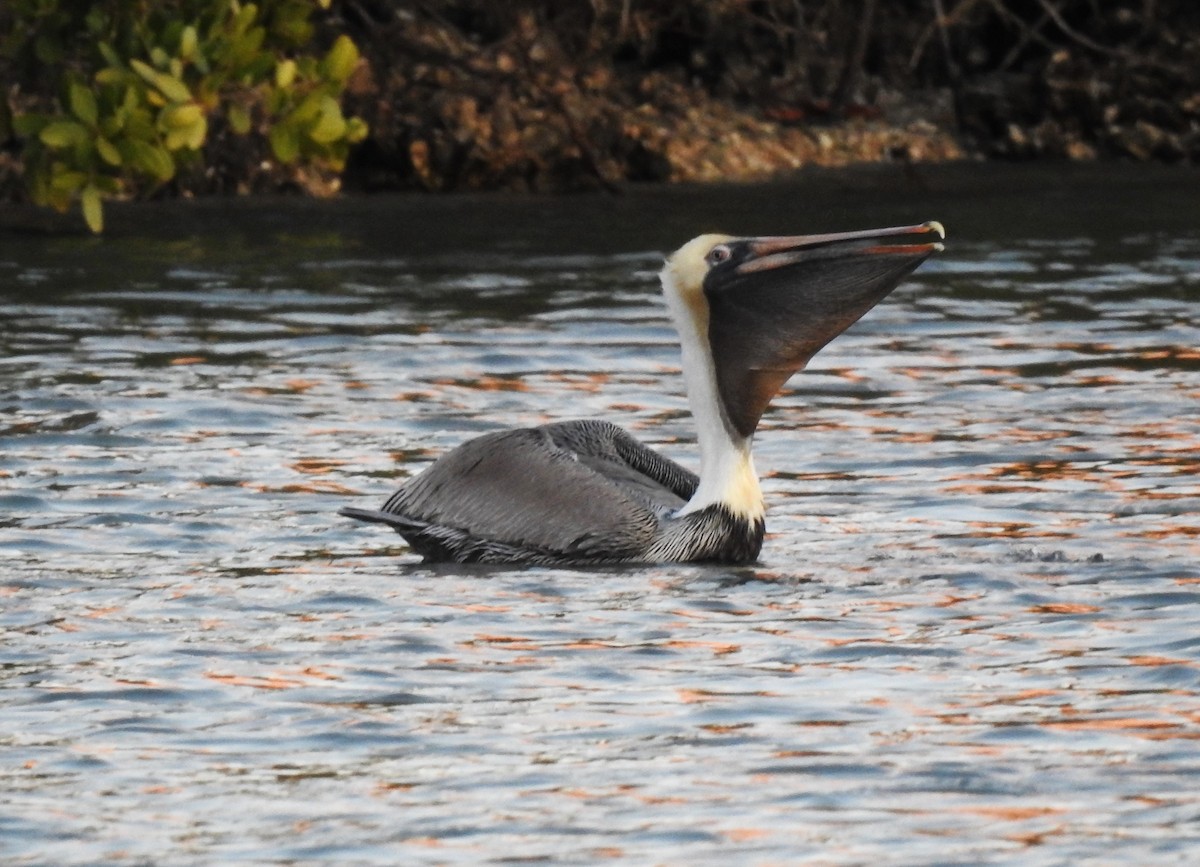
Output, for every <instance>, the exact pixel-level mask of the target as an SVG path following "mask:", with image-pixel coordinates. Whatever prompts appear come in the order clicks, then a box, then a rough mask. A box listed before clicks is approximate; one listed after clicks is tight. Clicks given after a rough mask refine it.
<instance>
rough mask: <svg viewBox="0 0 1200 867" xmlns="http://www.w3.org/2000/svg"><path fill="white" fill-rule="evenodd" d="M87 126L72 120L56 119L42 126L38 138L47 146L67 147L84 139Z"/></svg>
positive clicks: (86, 134)
mask: <svg viewBox="0 0 1200 867" xmlns="http://www.w3.org/2000/svg"><path fill="white" fill-rule="evenodd" d="M87 137H88V131H87V127H85V126H84V125H83V124H81V123H78V122H77V121H73V120H56V121H54V122H53V123H49V124H47V125H46V126H44V127H43V128H42V131H41V132H40V133H39V134H38V138H40V139H41V140H42V144H44V145H45V146H46V147H48V148H55V149H62V148H69V147H73V146H75V145H77V144H79V143H80V142H82V141H86V140H87Z"/></svg>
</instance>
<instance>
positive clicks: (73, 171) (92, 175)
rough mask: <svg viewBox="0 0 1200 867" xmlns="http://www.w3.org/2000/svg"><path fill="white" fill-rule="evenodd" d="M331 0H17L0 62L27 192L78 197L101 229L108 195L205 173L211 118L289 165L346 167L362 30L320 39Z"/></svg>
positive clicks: (55, 201) (63, 205)
mask: <svg viewBox="0 0 1200 867" xmlns="http://www.w3.org/2000/svg"><path fill="white" fill-rule="evenodd" d="M329 3H330V0H261V2H260V3H258V4H255V3H243V2H239V0H173V2H152V0H135V2H129V0H100V2H92V3H80V2H77V0H9V2H6V4H5V5H6V6H8V7H9V8H8V9H7V11H4V12H0V32H5V31H6V32H7V33H8V34H9V35H8V36H7V37H5V38H3V41H0V64H2V65H3V66H5V67H7V68H8V71H9V77H10V78H11V79H12V80H13V82H14V83H15V84H16V87H15V88H10V94H12V96H11V98H12V107H11V108H9V107H5V108H4V109H0V141H2V140H4V139H7V138H10V136H13V135H15V136H16V138H17V140H18V141H19V142H20V145H21V157H22V161H23V166H24V182H25V186H26V190H27V191H28V195H29V196H30V198H31V199H32V200H33V201H34V202H36V203H38V204H41V205H49V206H50V207H53V208H56V209H58V210H67V209H68V208H69V207H71V205H73V204H74V203H76V202H78V203H79V204H80V206H81V209H82V212H83V216H84V218H85V220H86V221H87V224H88V226H89V227H90V228H91V229H92V230H93V231H95V232H99V231H101V229H102V227H103V201H104V200H105V199H107V198H111V197H116V196H130V195H147V194H150V193H152V192H154V191H155V190H157V189H159V188H161V187H162V186H163V185H166V184H168V183H171V184H175V185H176V186H177V187H178V188H179V189H180V190H187V189H189V187H190V186H196V185H201V184H202V183H203V177H204V172H203V170H204V168H205V149H206V145H209V144H210V143H211V140H212V134H213V129H214V127H217V128H219V129H220V130H221V132H222V134H223V135H224V134H226V132H228V134H232V135H233V136H237V137H241V138H243V139H247V140H248V141H247V146H249V147H253V146H255V142H254V141H253V140H255V139H257V140H258V145H259V146H260V149H262V150H264V152H266V150H268V149H269V152H270V153H271V154H272V155H273V156H274V158H275V159H276V160H277V161H278V162H279V163H280V164H283V165H284V166H289V167H293V168H294V169H296V170H299V169H300V168H308V169H311V170H314V171H318V172H340V171H341V169H342V167H343V165H344V163H345V160H346V156H347V153H348V151H349V148H350V146H351V145H352V144H353V143H355V142H357V141H360V140H361V139H363V138H364V137H365V136H366V134H367V127H366V124H365V123H364V122H363V121H362V120H360V119H359V118H355V117H350V118H347V117H346V116H345V115H344V114H343V112H342V108H341V104H340V97H341V95H342V93H343V91H344V89H345V87H346V83H347V81H348V80H349V78H350V76H351V74H352V73H353V72H354V71H355V68H356V67H357V66H358V64H359V54H358V49H357V48H356V47H355V45H354V43H353V42H352V41H351V40H350V38H349V37H347V36H344V35H343V36H339V37H337V38H336V40H334V41H333V43H332V46H331V47H330V48H329V49H328V50H327V51H325V52H323V53H320V54H317V53H313V51H312V43H313V41H314V34H315V28H314V24H313V22H312V16H313V13H314V11H316V9H317V7H318V6H320V7H322V8H327V7H328V6H329ZM5 18H8V19H9V20H8V21H5V20H4V19H5ZM4 126H9V129H4Z"/></svg>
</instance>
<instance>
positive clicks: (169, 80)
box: [129, 60, 192, 102]
mask: <svg viewBox="0 0 1200 867" xmlns="http://www.w3.org/2000/svg"><path fill="white" fill-rule="evenodd" d="M129 65H130V66H131V67H132V68H133V71H134V72H136V73H137V74H138V75H140V76H141V77H142V79H143V80H144V81H145V82H146V83H147V84H149V85H150V86H151V87H153V88H155V89H156V90H157V91H158V92H159V93H161V94H162V95H163V96H164V97H165V98H166V99H167V101H168V102H190V101H191V99H192V92H191V91H190V90H188V86H187V85H186V84H184V83H183V82H182V81H180V80H179V79H178V78H176V77H175V76H173V75H168V74H167V73H165V72H159V71H158V70H157V69H155V68H154V67H153V66H150V65H149V64H147V63H143V62H142V61H140V60H130V61H129Z"/></svg>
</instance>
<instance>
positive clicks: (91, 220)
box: [79, 184, 104, 235]
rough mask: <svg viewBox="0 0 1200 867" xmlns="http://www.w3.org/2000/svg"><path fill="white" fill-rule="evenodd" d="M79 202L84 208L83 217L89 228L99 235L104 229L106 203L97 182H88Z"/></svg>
mask: <svg viewBox="0 0 1200 867" xmlns="http://www.w3.org/2000/svg"><path fill="white" fill-rule="evenodd" d="M79 203H80V205H81V206H82V209H83V219H84V220H85V221H86V222H87V224H88V228H89V229H91V230H92V231H93V232H95V233H96V234H97V235H98V234H100V233H101V232H103V231H104V203H103V200H102V199H101V196H100V190H99V188H98V187H96V185H95V184H88V185H87V186H86V187H84V188H83V192H82V193H80V195H79Z"/></svg>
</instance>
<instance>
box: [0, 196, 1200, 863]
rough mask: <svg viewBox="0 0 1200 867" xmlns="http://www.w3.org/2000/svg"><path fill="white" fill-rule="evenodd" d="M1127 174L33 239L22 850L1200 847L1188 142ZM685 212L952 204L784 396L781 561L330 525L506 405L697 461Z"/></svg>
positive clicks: (12, 750)
mask: <svg viewBox="0 0 1200 867" xmlns="http://www.w3.org/2000/svg"><path fill="white" fill-rule="evenodd" d="M1122 177H1123V176H1122ZM1122 177H1117V178H1116V179H1115V180H1113V179H1111V178H1101V179H1100V180H1099V181H1098V182H1094V183H1092V185H1091V186H1089V185H1088V183H1087V180H1088V179H1087V178H1074V179H1068V180H1073V182H1076V183H1078V184H1080V186H1078V187H1077V188H1076V192H1075V195H1076V196H1077V197H1079V201H1080V204H1079V209H1078V210H1077V211H1076V212H1075V213H1074V214H1073V215H1072V214H1063V213H1061V212H1055V213H1051V212H1050V211H1051V210H1052V209H1047V212H1046V213H1045V214H1040V213H1038V212H1030V211H1029V202H1030V201H1031V200H1032V198H1031V197H1032V196H1033V195H1034V192H1033V190H1035V189H1036V188H1038V187H1050V188H1052V187H1053V184H1052V183H1051V182H1050V181H1049V180H1047V178H1046V177H1044V176H1032V177H1029V176H1025V175H1021V174H1019V173H1018V174H1016V175H1015V176H1014V178H1013V184H1015V185H1018V186H1019V183H1018V182H1021V178H1025V180H1024V181H1023V183H1025V185H1026V187H1025V191H1024V198H1023V199H1021V198H1020V197H1019V196H1017V194H1016V191H1010V190H1007V189H1006V190H1002V191H998V190H993V191H992V192H991V193H989V192H988V191H987V190H986V189H984V190H983V191H982V192H981V191H980V190H979V189H978V188H965V189H960V190H959V194H958V195H951V192H953V191H952V190H951V187H950V185H951V181H952V180H953V178H952V176H945V177H943V176H941V175H939V176H936V177H934V178H933V181H934V183H932V184H931V189H932V190H933V192H930V193H927V194H926V195H925V200H922V201H921V202H919V203H918V204H919V205H920V206H921V208H920V213H917V214H913V213H912V210H913V208H914V206H915V205H914V202H913V195H912V194H911V193H908V192H905V193H904V194H903V195H899V194H897V195H893V196H888V195H882V196H880V195H872V196H871V197H870V198H871V201H870V206H869V207H867V206H866V205H864V204H863V202H862V201H861V200H860V201H859V203H858V206H857V208H852V207H851V206H850V205H848V204H847V202H846V194H847V190H851V191H853V190H855V189H857V186H856V185H858V184H860V183H862V181H861V180H856V179H855V176H837V177H836V178H833V177H831V178H826V179H825V180H824V181H818V182H814V188H813V189H809V190H806V191H805V192H806V202H807V203H808V204H809V206H811V207H814V208H823V209H824V211H825V212H826V213H828V214H829V217H828V224H829V225H817V224H816V221H813V220H811V219H809V218H804V219H800V217H799V216H798V214H797V212H795V211H793V210H789V207H790V206H789V205H788V204H786V202H785V204H783V205H781V204H779V202H780V196H779V193H778V191H774V192H772V191H771V190H769V189H768V190H754V189H752V190H749V191H745V190H739V189H732V190H716V191H713V190H708V191H696V190H691V191H689V190H677V191H674V192H671V193H663V194H661V195H659V194H657V193H656V194H654V195H653V196H652V195H650V194H643V193H637V192H636V191H635V192H634V193H633V194H632V195H631V197H629V199H627V200H621V201H613V200H609V199H594V200H588V199H583V200H580V199H571V200H562V201H558V200H554V201H550V202H546V201H544V200H542V201H524V200H523V201H521V202H518V203H513V202H511V201H506V200H495V201H491V202H488V201H486V200H474V201H472V202H468V203H467V204H464V203H463V202H462V201H459V200H454V201H450V200H428V199H422V200H419V203H418V204H414V203H413V201H411V200H403V201H399V202H396V201H392V202H388V201H381V200H371V201H369V202H367V203H364V204H363V205H362V207H363V208H364V209H365V213H364V214H361V215H357V216H355V214H354V212H353V210H340V211H339V210H337V208H339V207H341V208H346V207H348V206H337V205H335V206H332V207H333V208H334V211H333V212H332V215H331V212H329V211H322V210H321V209H320V208H319V207H318V206H313V205H309V204H298V205H297V206H296V209H295V210H294V211H293V210H291V209H284V211H285V212H284V213H274V212H270V213H268V212H256V211H253V210H251V211H250V212H247V213H241V214H240V215H239V216H237V217H235V218H233V219H230V218H229V217H228V216H226V215H224V214H221V215H219V217H220V218H219V220H217V219H215V217H214V219H213V220H211V221H210V222H206V220H208V219H209V218H207V217H205V214H204V211H203V209H204V207H209V206H199V207H200V210H199V211H196V210H193V209H192V208H191V207H190V206H179V208H178V210H172V209H169V208H167V209H165V210H164V211H163V213H168V214H171V215H172V228H171V229H170V230H167V229H164V228H162V227H159V228H157V229H151V228H148V227H143V230H141V231H139V232H137V233H132V232H131V233H129V234H126V235H124V236H122V235H118V236H116V237H113V238H110V239H105V240H104V241H94V240H91V239H82V238H69V239H63V238H25V239H22V242H21V244H20V245H19V246H18V245H16V244H13V245H7V244H6V245H5V246H4V247H2V248H0V275H2V277H3V286H4V288H3V290H2V292H0V306H2V308H3V309H2V311H0V312H2V314H3V315H2V316H0V388H2V389H3V396H2V397H0V505H2V506H3V516H2V517H0V553H2V555H3V557H4V562H5V563H6V564H7V566H8V570H7V572H6V575H5V577H4V580H3V581H2V582H0V596H2V598H3V605H2V606H0V629H2V630H3V632H2V634H3V636H4V642H3V645H2V646H3V650H2V651H0V689H2V692H0V702H2V703H3V707H4V713H5V719H6V720H8V721H9V724H8V726H6V729H7V732H6V734H4V735H0V738H3V743H4V745H5V747H6V754H7V755H8V756H9V761H8V762H7V763H6V764H5V767H4V769H3V771H2V774H3V779H4V785H5V788H6V791H8V792H9V793H10V794H9V796H8V808H7V809H6V811H5V812H6V816H5V817H3V818H0V830H2V833H0V838H2V841H3V842H2V843H0V845H2V846H3V847H4V848H3V849H2V850H0V851H4V853H5V855H6V856H8V857H9V858H10V859H13V860H15V861H16V862H17V863H21V862H22V861H24V862H30V863H34V862H54V863H93V862H96V861H120V860H134V861H137V860H145V859H158V858H162V857H164V854H163V853H171V855H172V856H174V857H176V858H178V859H183V858H195V859H204V860H210V859H212V858H214V857H216V858H221V859H223V860H224V859H230V860H270V861H283V860H306V859H307V860H311V859H336V860H340V861H363V862H367V861H389V862H394V861H397V860H406V861H421V862H439V863H440V862H450V861H484V860H488V859H492V860H495V859H498V858H502V857H507V856H515V857H521V858H526V859H528V860H533V859H543V860H548V861H551V862H556V861H563V862H578V861H602V860H610V861H617V862H626V863H647V862H651V863H653V862H666V861H681V860H683V861H688V862H689V863H690V862H696V863H704V862H706V861H709V860H715V859H717V858H724V857H735V858H738V859H740V860H762V861H782V862H795V861H799V860H803V859H806V858H807V859H824V860H825V861H828V862H830V863H863V862H868V861H895V860H902V861H905V862H911V863H931V862H946V861H970V862H979V861H984V860H995V859H999V858H1013V857H1016V858H1022V859H1029V860H1045V861H1055V862H1059V863H1063V862H1066V863H1071V862H1077V861H1083V860H1088V859H1092V860H1094V859H1097V858H1099V859H1119V860H1124V861H1131V862H1139V863H1144V862H1146V861H1148V860H1155V859H1178V858H1181V857H1185V856H1184V853H1186V852H1187V851H1190V847H1194V846H1195V844H1196V842H1197V841H1196V840H1195V834H1194V832H1193V830H1192V829H1193V825H1194V823H1193V821H1192V820H1193V819H1194V815H1195V811H1196V808H1197V796H1196V794H1195V791H1194V790H1195V788H1196V787H1195V786H1194V784H1193V781H1194V777H1195V774H1196V772H1197V770H1200V769H1198V768H1197V762H1196V753H1195V750H1194V748H1193V747H1194V742H1195V739H1196V738H1197V737H1200V701H1198V700H1197V695H1198V693H1200V682H1198V681H1200V667H1198V663H1200V640H1198V639H1196V638H1195V634H1196V623H1197V610H1198V608H1197V603H1198V602H1200V569H1198V568H1197V566H1196V564H1197V563H1198V562H1200V518H1198V517H1197V516H1198V515H1200V485H1198V483H1197V481H1196V480H1197V479H1198V478H1200V473H1198V471H1200V466H1198V465H1197V462H1198V460H1200V459H1198V458H1197V455H1198V454H1200V448H1198V447H1200V422H1197V421H1196V420H1195V418H1194V416H1195V413H1192V412H1189V411H1188V410H1189V407H1191V406H1193V405H1194V403H1195V400H1196V398H1197V397H1200V386H1198V385H1197V379H1196V372H1197V367H1198V365H1197V361H1198V359H1200V356H1198V355H1197V352H1196V347H1197V346H1200V331H1198V328H1197V325H1196V322H1195V316H1194V306H1195V303H1196V301H1197V300H1200V278H1198V276H1197V275H1198V274H1200V235H1198V234H1197V233H1196V230H1195V227H1194V226H1191V227H1185V226H1184V225H1183V224H1182V223H1181V222H1178V221H1182V220H1183V216H1181V215H1180V213H1179V212H1180V211H1182V210H1183V209H1181V208H1179V207H1177V206H1175V205H1173V203H1174V202H1175V199H1173V198H1171V197H1172V196H1174V195H1178V194H1179V190H1180V188H1181V187H1183V186H1186V184H1184V182H1183V180H1180V178H1179V176H1173V177H1174V179H1173V180H1171V181H1170V183H1167V182H1166V181H1163V180H1162V179H1161V178H1159V179H1158V180H1155V178H1153V177H1152V178H1150V181H1151V183H1149V184H1146V183H1142V184H1141V187H1139V189H1145V190H1146V192H1145V193H1144V194H1145V195H1147V196H1158V197H1159V198H1158V199H1156V201H1157V202H1158V206H1157V207H1146V208H1142V209H1139V214H1140V216H1134V217H1127V216H1123V217H1122V221H1124V222H1122V221H1118V220H1114V219H1113V214H1114V212H1113V211H1112V210H1111V207H1115V206H1111V207H1110V206H1105V205H1104V204H1103V201H1104V199H1105V197H1106V196H1108V195H1109V193H1110V192H1111V189H1112V188H1113V186H1114V185H1115V186H1116V187H1118V188H1125V189H1132V188H1133V183H1132V181H1130V180H1128V179H1122ZM1185 177H1186V176H1185ZM845 178H848V180H847V179H845ZM1142 180H1143V181H1144V180H1145V178H1142ZM1188 183H1193V184H1194V181H1188ZM822 184H825V186H822ZM939 191H940V192H939ZM1051 193H1054V190H1053V189H1051V190H1050V193H1048V194H1047V195H1050V198H1051V200H1053V201H1058V199H1055V198H1054V195H1051ZM1055 195H1061V193H1060V192H1059V193H1056V194H1055ZM768 201H771V202H774V203H775V204H774V205H773V208H772V209H767V208H765V207H764V203H766V202H768ZM787 201H791V200H790V199H788V200H787ZM1097 202H1098V203H1099V204H1095V207H1093V204H1094V203H1097ZM925 206H927V207H928V208H929V210H930V213H928V214H927V213H926V212H925ZM355 207H357V205H355ZM1106 207H1110V210H1105V208H1106ZM1021 208H1024V210H1021ZM947 209H948V210H947ZM1125 210H1128V209H1125ZM418 212H419V213H418ZM699 213H703V214H722V215H724V216H726V217H727V218H728V220H729V222H730V223H734V224H738V223H745V224H748V225H746V226H745V228H747V229H748V230H749V231H764V230H767V231H771V230H777V229H779V228H780V226H781V225H784V224H786V226H787V228H788V229H789V230H791V229H793V228H795V229H796V230H803V229H806V228H841V227H848V226H851V225H860V224H867V223H876V222H877V223H880V224H883V223H890V222H902V221H903V220H904V219H909V220H911V219H913V218H920V219H924V218H925V217H927V216H937V217H940V218H942V219H944V221H945V222H946V223H947V225H948V226H949V227H950V229H951V232H952V235H951V242H952V247H951V248H950V252H949V254H948V255H946V256H945V257H943V258H941V259H939V260H937V261H936V262H935V263H932V264H931V267H928V268H926V269H923V270H922V271H921V272H920V273H919V274H918V275H917V277H916V278H915V279H914V280H913V281H912V283H911V284H910V285H909V287H908V288H906V289H903V290H901V291H900V292H898V293H897V294H896V295H895V296H894V297H893V298H892V299H890V300H889V301H888V302H887V303H885V304H884V305H883V306H881V307H880V308H878V309H877V310H875V311H874V312H873V313H872V314H871V315H870V316H869V317H868V318H867V319H866V320H865V321H863V322H862V323H860V324H859V325H858V326H856V327H855V328H854V329H853V330H852V331H851V332H850V333H848V334H846V335H844V336H843V338H841V339H840V340H839V341H837V342H836V343H835V344H833V345H832V346H831V347H830V348H829V349H828V350H826V352H825V353H823V354H822V355H821V356H819V357H818V359H817V360H816V362H814V364H813V369H812V370H810V371H808V372H806V373H805V374H803V375H801V376H799V377H797V378H796V379H795V380H793V382H792V387H791V388H790V389H789V390H788V391H786V392H785V394H784V395H783V396H782V397H781V399H780V400H778V401H777V402H776V404H775V405H774V407H773V408H772V409H771V410H770V411H769V412H768V414H767V415H766V417H765V418H764V422H763V426H762V429H761V432H760V434H759V436H758V438H757V444H756V448H757V463H758V465H759V467H760V469H761V470H763V471H764V472H765V474H766V478H765V480H764V488H765V491H766V495H767V500H768V508H769V515H768V530H769V535H768V539H767V541H766V544H765V547H764V555H763V562H762V563H761V564H758V565H756V566H754V567H749V568H741V569H714V568H703V567H691V566H672V567H665V568H642V569H594V570H568V569H534V570H508V569H497V568H492V569H486V568H479V567H473V568H463V567H456V566H422V565H419V564H417V563H416V562H415V558H413V557H412V556H411V555H410V554H409V553H408V551H407V549H406V548H405V547H404V545H403V543H402V541H401V540H400V539H399V538H398V537H395V536H393V535H389V534H387V533H383V532H375V531H374V530H373V529H372V528H362V527H359V526H354V525H350V524H349V523H348V522H346V523H343V522H342V521H340V520H339V519H337V518H336V517H335V516H334V512H335V511H336V508H337V506H338V505H340V504H343V503H345V502H349V501H350V500H349V499H348V498H370V497H382V496H385V495H386V494H387V492H389V491H390V490H391V489H392V488H393V487H394V485H395V484H396V483H397V482H398V481H399V480H400V479H402V478H404V477H407V476H408V475H409V474H411V473H413V472H417V471H419V470H420V468H421V467H422V466H424V465H425V464H426V463H427V462H428V461H430V460H432V459H433V458H434V457H436V455H438V454H439V453H441V452H442V451H443V450H445V449H446V448H450V447H452V446H454V445H456V444H458V443H459V442H461V441H462V440H463V439H464V438H466V437H468V436H470V435H472V434H474V433H477V432H481V431H484V430H490V429H493V428H494V427H495V426H496V425H498V424H505V425H516V424H524V423H529V424H533V423H539V422H543V421H549V420H558V419H563V418H571V417H576V416H600V417H606V418H613V419H617V420H619V421H621V422H622V423H624V424H626V425H627V426H628V427H630V428H631V429H633V430H635V431H636V432H637V433H638V435H639V436H641V437H642V438H644V439H646V440H648V441H650V442H652V443H655V444H658V445H659V446H661V447H662V448H663V449H665V450H666V451H668V452H670V453H671V454H673V455H675V456H677V457H679V458H680V459H681V460H683V461H685V462H690V463H694V454H693V445H692V444H693V443H694V430H693V429H692V425H691V420H690V418H689V416H688V414H687V411H686V402H685V399H684V395H683V391H682V383H681V382H680V378H679V375H678V355H677V348H676V346H675V341H674V336H673V334H672V332H671V330H670V327H669V325H668V323H667V320H666V317H665V314H664V311H663V310H662V308H661V306H660V304H659V302H658V298H657V289H656V287H655V285H654V279H653V273H654V271H655V270H656V268H657V266H658V256H659V253H658V252H657V251H658V250H660V249H666V248H667V247H670V246H673V245H674V244H676V243H677V242H678V241H679V240H681V239H682V238H683V237H686V236H687V235H689V234H693V233H694V232H695V230H696V229H697V228H699V227H697V226H695V225H694V224H695V221H696V214H699ZM864 214H865V215H866V216H864ZM1017 214H1020V215H1023V216H1022V218H1021V219H1017V218H1016V217H1015V216H1014V215H1017ZM1148 214H1149V215H1158V216H1157V217H1155V219H1157V220H1158V223H1157V224H1153V223H1151V224H1147V222H1146V221H1148V220H1150V217H1149V216H1147V215H1148ZM801 216H802V215H801ZM893 216H896V217H899V218H900V219H896V220H892V219H891V217H893ZM418 217H419V218H420V219H418ZM497 217H500V218H502V219H499V220H498V219H497ZM1068 217H1073V219H1068ZM117 219H118V221H119V219H120V217H119V216H118V218H117ZM129 219H134V218H133V217H130V218H129ZM1086 220H1091V221H1092V222H1087V221H1086ZM1139 221H1141V222H1139ZM1173 221H1174V222H1173ZM164 222H166V221H164ZM193 224H194V225H193ZM330 224H337V225H336V226H334V225H330ZM498 224H499V225H503V226H505V228H506V231H504V232H501V231H499V230H498V229H497V228H496V227H497V225H498ZM796 224H799V225H796ZM604 225H612V226H614V227H615V228H614V229H613V231H612V233H610V234H600V233H598V232H597V231H596V227H597V226H604ZM548 227H549V228H548ZM956 227H961V228H958V229H957V230H956ZM703 228H708V226H704V227H703ZM552 229H553V231H552ZM164 232H165V233H166V234H167V235H168V236H169V237H164ZM173 233H177V234H173ZM180 237H183V238H185V240H180Z"/></svg>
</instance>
